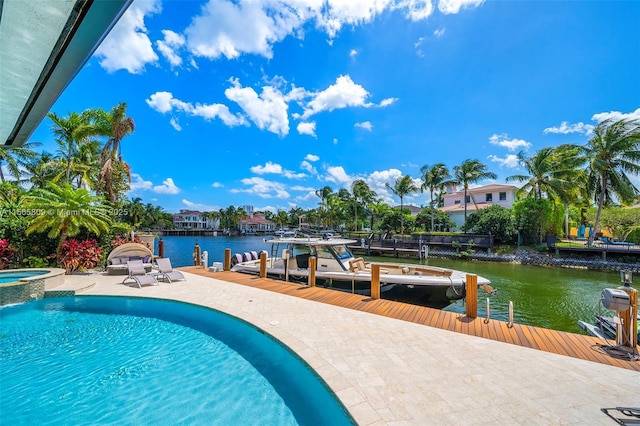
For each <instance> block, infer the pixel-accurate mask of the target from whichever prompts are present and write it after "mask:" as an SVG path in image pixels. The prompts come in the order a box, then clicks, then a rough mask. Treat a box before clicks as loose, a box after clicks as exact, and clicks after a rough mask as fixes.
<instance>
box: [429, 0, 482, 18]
mask: <svg viewBox="0 0 640 426" xmlns="http://www.w3.org/2000/svg"><path fill="white" fill-rule="evenodd" d="M482 3H484V0H439V1H438V9H439V10H440V12H442V13H444V14H445V15H454V14H456V13H458V12H460V9H466V8H470V7H478V6H480V5H481V4H482Z"/></svg>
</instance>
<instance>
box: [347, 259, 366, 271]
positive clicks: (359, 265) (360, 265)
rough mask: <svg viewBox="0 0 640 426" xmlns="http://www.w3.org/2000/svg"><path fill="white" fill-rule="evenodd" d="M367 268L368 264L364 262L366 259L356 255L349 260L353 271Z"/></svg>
mask: <svg viewBox="0 0 640 426" xmlns="http://www.w3.org/2000/svg"><path fill="white" fill-rule="evenodd" d="M365 269H366V265H365V263H364V259H363V258H361V257H356V258H355V259H351V260H350V261H349V270H350V271H351V272H359V271H364V270H365Z"/></svg>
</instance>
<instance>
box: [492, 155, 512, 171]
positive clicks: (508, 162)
mask: <svg viewBox="0 0 640 426" xmlns="http://www.w3.org/2000/svg"><path fill="white" fill-rule="evenodd" d="M487 158H488V159H489V160H491V162H493V163H498V164H499V165H500V167H507V168H509V169H515V168H517V167H519V166H520V160H518V156H517V155H515V154H509V155H507V156H506V157H504V158H500V157H498V156H497V155H489V156H487Z"/></svg>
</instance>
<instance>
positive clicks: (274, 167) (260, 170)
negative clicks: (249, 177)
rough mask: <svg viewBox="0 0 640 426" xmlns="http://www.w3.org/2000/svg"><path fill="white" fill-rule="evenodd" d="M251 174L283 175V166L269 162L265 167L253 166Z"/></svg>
mask: <svg viewBox="0 0 640 426" xmlns="http://www.w3.org/2000/svg"><path fill="white" fill-rule="evenodd" d="M250 170H251V172H252V173H255V174H257V175H264V174H267V173H275V174H278V175H279V174H281V173H282V166H281V165H280V164H276V163H272V162H271V161H267V162H266V163H265V165H264V166H260V165H258V166H253V167H251V169H250Z"/></svg>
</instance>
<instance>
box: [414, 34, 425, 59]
mask: <svg viewBox="0 0 640 426" xmlns="http://www.w3.org/2000/svg"><path fill="white" fill-rule="evenodd" d="M422 43H424V37H420V38H418V41H416V42H415V43H413V47H414V48H415V49H416V55H418V56H419V57H421V58H424V50H422Z"/></svg>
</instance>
